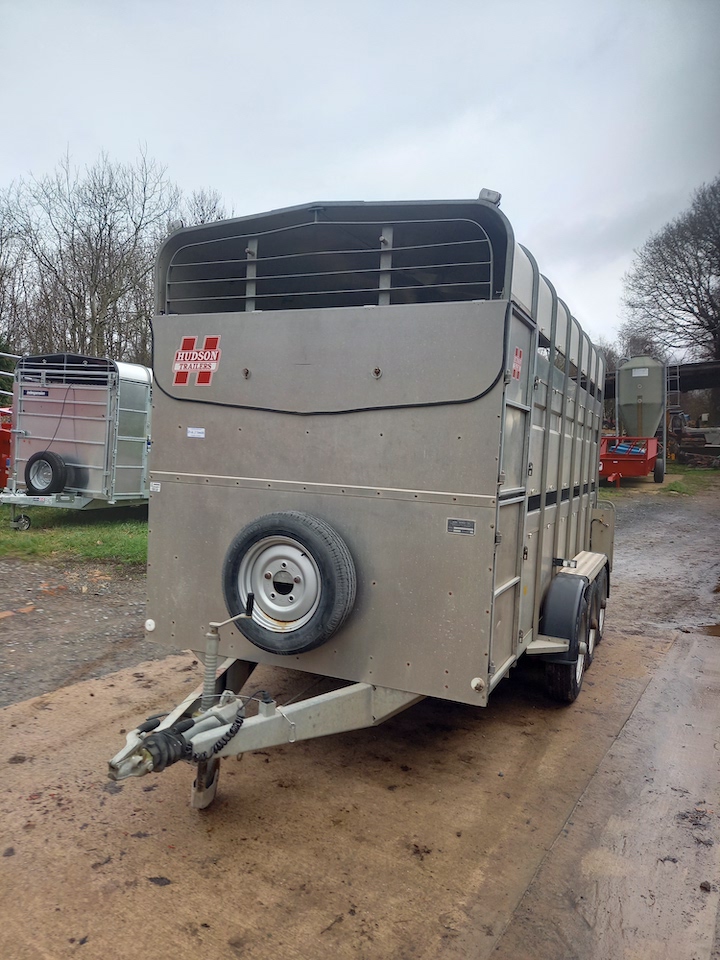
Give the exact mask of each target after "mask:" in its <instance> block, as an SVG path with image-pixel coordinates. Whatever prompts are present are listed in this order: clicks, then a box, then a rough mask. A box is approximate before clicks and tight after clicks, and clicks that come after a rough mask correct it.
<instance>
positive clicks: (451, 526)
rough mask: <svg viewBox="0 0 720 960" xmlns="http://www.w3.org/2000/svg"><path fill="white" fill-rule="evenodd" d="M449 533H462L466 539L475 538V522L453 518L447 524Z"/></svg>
mask: <svg viewBox="0 0 720 960" xmlns="http://www.w3.org/2000/svg"><path fill="white" fill-rule="evenodd" d="M447 532H448V533H460V534H462V535H463V536H466V537H468V536H469V537H474V536H475V521H474V520H457V519H454V518H451V519H449V520H448V522H447Z"/></svg>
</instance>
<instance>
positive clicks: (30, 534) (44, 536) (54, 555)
mask: <svg viewBox="0 0 720 960" xmlns="http://www.w3.org/2000/svg"><path fill="white" fill-rule="evenodd" d="M24 512H25V514H26V515H27V516H28V517H30V520H31V522H32V526H31V527H30V529H29V530H24V531H23V530H15V529H14V528H13V527H11V526H10V507H9V506H2V507H0V557H23V558H26V559H38V560H39V559H44V560H62V561H65V560H92V561H94V562H99V561H100V562H108V563H117V564H121V565H124V566H133V567H140V566H144V565H145V563H146V562H147V509H146V508H145V507H123V508H120V509H107V510H87V511H81V510H62V509H54V508H52V507H31V508H29V509H24Z"/></svg>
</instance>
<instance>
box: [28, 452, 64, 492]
mask: <svg viewBox="0 0 720 960" xmlns="http://www.w3.org/2000/svg"><path fill="white" fill-rule="evenodd" d="M67 480H68V468H67V465H66V463H65V461H64V460H63V458H62V457H59V456H58V455H57V453H51V451H50V450H44V451H43V452H42V453H34V454H33V455H32V456H31V457H30V459H29V460H28V462H27V464H26V465H25V486H26V487H27V491H28V493H29V494H30V495H31V496H33V497H44V496H46V495H47V494H50V493H62V491H63V490H64V489H65V486H66V484H67Z"/></svg>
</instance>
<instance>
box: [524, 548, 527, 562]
mask: <svg viewBox="0 0 720 960" xmlns="http://www.w3.org/2000/svg"><path fill="white" fill-rule="evenodd" d="M527 558H528V548H527V547H523V560H527Z"/></svg>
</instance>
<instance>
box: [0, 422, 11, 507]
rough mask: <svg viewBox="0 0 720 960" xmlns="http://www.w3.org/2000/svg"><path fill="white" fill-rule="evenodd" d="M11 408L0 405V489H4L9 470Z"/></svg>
mask: <svg viewBox="0 0 720 960" xmlns="http://www.w3.org/2000/svg"><path fill="white" fill-rule="evenodd" d="M11 428H12V408H11V407H0V490H4V489H5V486H6V484H7V480H8V473H9V471H10V439H11V436H12V435H11V433H10V430H11Z"/></svg>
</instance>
